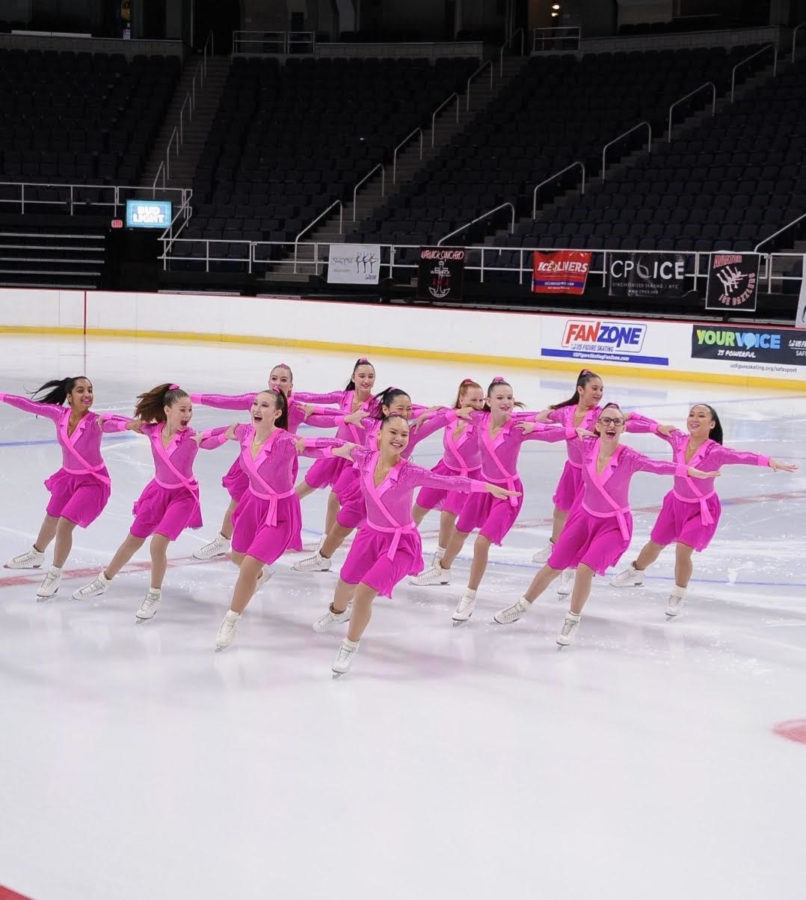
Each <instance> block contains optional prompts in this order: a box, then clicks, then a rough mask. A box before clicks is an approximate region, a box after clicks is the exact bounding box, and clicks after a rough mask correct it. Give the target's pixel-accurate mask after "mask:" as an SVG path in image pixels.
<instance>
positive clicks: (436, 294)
mask: <svg viewBox="0 0 806 900" xmlns="http://www.w3.org/2000/svg"><path fill="white" fill-rule="evenodd" d="M464 276H465V248H464V247H420V263H419V266H418V269H417V299H418V300H461V299H462V286H463V283H464Z"/></svg>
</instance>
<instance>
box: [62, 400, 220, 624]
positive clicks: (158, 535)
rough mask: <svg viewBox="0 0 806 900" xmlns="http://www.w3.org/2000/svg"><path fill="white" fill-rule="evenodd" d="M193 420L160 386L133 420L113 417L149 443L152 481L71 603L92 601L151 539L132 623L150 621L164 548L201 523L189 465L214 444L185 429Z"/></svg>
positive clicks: (186, 405) (189, 407)
mask: <svg viewBox="0 0 806 900" xmlns="http://www.w3.org/2000/svg"><path fill="white" fill-rule="evenodd" d="M192 417H193V404H192V403H191V400H190V396H189V395H188V394H187V393H186V392H185V391H183V390H182V389H181V388H180V387H178V386H177V385H175V384H160V385H157V386H156V387H154V388H152V389H151V390H150V391H146V392H145V393H144V394H140V395H139V396H138V397H137V406H136V407H135V409H134V418H133V419H126V418H124V417H122V416H121V417H118V428H119V430H124V429H128V430H130V431H136V432H138V433H140V434H144V435H145V436H146V437H147V438H148V439H149V441H150V442H151V454H152V456H153V458H154V469H155V472H154V478H153V479H152V480H151V481H149V483H148V484H147V485H146V486H145V488H144V490H143V492H142V493H141V494H140V497H139V498H138V499H137V500H136V501H135V504H134V509H133V510H132V511H133V513H134V521H133V522H132V525H131V528H130V529H129V534H128V535H127V536H126V539H125V540H124V541H123V543H122V544H121V545H120V547H118V549H117V551H116V552H115V555H114V556H113V557H112V561H111V562H110V563H109V565H108V566H107V567H106V569H104V570H103V571H102V572H99V573H98V576H97V578H95V579H94V580H93V581H91V582H90V583H89V584H86V585H84V587H81V588H79V589H78V590H76V591H74V592H73V597H74V599H76V600H86V599H87V598H88V597H97V596H98V595H99V594H103V593H104V592H105V591H106V589H107V588H108V587H109V584H110V582H111V581H112V579H113V578H114V577H115V575H117V573H118V572H119V571H120V570H121V569H122V568H123V566H125V565H126V563H127V562H128V561H129V560H130V559H131V558H132V556H134V554H135V553H136V552H137V551H138V550H139V549H140V547H142V546H143V544H144V543H145V539H146V538H147V537H149V536H151V543H150V551H151V584H150V586H149V589H148V591H147V592H146V596H145V599H144V600H143V602H142V604H141V605H140V608H139V609H138V610H137V612H136V613H135V616H136V617H137V619H138V621H142V620H143V619H150V618H152V617H153V616H154V615H155V614H156V612H157V608H158V607H159V603H160V600H161V599H162V582H163V580H164V578H165V570H166V569H167V567H168V558H167V551H168V544H170V542H171V541H175V540H176V539H177V538H178V537H179V535H180V534H181V533H182V532H183V531H184V530H185V528H199V527H200V526H201V524H202V518H201V507H200V505H199V485H198V482H197V481H196V479H195V478H194V477H193V461H194V459H195V458H196V454H197V453H198V452H199V447H200V446H201V447H203V448H205V449H213V448H215V447H218V446H219V445H220V443H221V442H220V440H219V436H220V434H222V433H223V432H224V430H225V429H223V428H218V429H213V430H211V431H206V432H204V433H202V434H197V433H196V432H195V431H193V429H192V428H189V427H188V426H189V425H190V420H191V418H192Z"/></svg>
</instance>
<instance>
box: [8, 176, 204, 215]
mask: <svg viewBox="0 0 806 900" xmlns="http://www.w3.org/2000/svg"><path fill="white" fill-rule="evenodd" d="M0 187H12V188H19V198H18V199H9V198H8V197H2V198H0V208H2V207H3V206H8V205H10V204H19V207H20V214H21V215H25V206H26V204H27V205H29V206H52V205H54V204H56V203H58V204H59V205H61V206H62V207H63V206H64V204H65V202H66V203H67V205H69V207H70V215H71V216H72V215H75V207H76V205H77V204H78V203H80V202H81V203H86V202H87V201H80V200H77V199H76V191H77V190H78V189H81V188H86V189H87V190H88V191H92V192H93V193H96V192H101V193H102V194H105V195H108V196H111V200H109V201H103V200H98V201H95V202H94V205H95V206H98V207H101V208H106V207H112V209H113V212H114V211H117V208H118V207H119V206H121V205H122V204H123V201H122V200H121V192H124V193H126V194H129V195H131V196H137V195H141V194H146V195H147V196H148V194H149V189H148V187H147V186H144V185H141V184H137V185H134V184H116V185H112V184H61V183H60V184H49V183H48V182H44V181H0ZM26 188H50V189H51V190H53V191H54V193H55V194H56V195H57V196H59V192H60V191H63V192H64V195H63V196H65V197H66V198H67V200H66V201H65V200H64V199H60V200H26V199H25V189H26ZM160 190H162V191H164V192H165V193H167V194H179V198H180V199H179V202H180V205H185V204H186V203H187V202H188V201H189V197H190V196H191V195H192V191H191V190H190V189H189V188H170V187H166V188H162V189H160ZM155 193H156V189H154V188H152V189H151V196H152V197H153V196H154V194H155Z"/></svg>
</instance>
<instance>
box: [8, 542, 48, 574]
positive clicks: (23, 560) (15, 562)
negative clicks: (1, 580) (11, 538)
mask: <svg viewBox="0 0 806 900" xmlns="http://www.w3.org/2000/svg"><path fill="white" fill-rule="evenodd" d="M44 561H45V554H44V553H43V552H42V551H41V550H37V549H36V547H31V549H30V550H26V551H25V553H20V554H19V556H12V557H11V559H10V560H9V561H8V562H7V563H6V564H5V567H6V568H7V569H39V568H41V567H42V563H43V562H44Z"/></svg>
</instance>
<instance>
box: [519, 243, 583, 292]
mask: <svg viewBox="0 0 806 900" xmlns="http://www.w3.org/2000/svg"><path fill="white" fill-rule="evenodd" d="M590 267H591V254H590V252H589V251H587V250H555V251H553V252H552V251H548V252H545V253H544V252H541V251H540V250H535V252H534V255H533V258H532V293H533V294H584V293H585V284H586V283H587V280H588V272H589V271H590Z"/></svg>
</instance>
